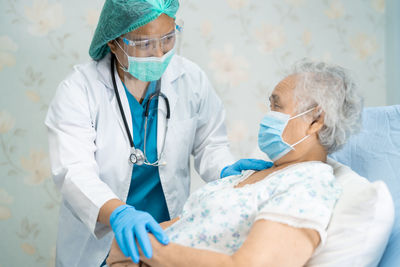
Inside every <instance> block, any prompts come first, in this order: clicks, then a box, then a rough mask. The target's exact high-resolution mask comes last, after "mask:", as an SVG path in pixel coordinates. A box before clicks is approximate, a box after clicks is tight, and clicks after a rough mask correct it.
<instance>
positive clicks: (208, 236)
mask: <svg viewBox="0 0 400 267" xmlns="http://www.w3.org/2000/svg"><path fill="white" fill-rule="evenodd" d="M253 172H254V171H244V172H243V173H242V174H241V175H237V176H230V177H227V178H224V179H219V180H217V181H214V182H211V183H208V184H206V185H204V186H203V187H201V188H200V189H198V190H197V191H195V192H194V193H193V194H192V195H190V197H189V199H188V200H187V202H186V204H185V206H184V207H183V211H182V213H181V215H180V216H179V217H180V220H179V221H177V222H176V223H174V224H173V225H172V226H170V227H169V228H167V229H166V233H167V234H168V236H169V237H170V239H171V241H172V242H175V243H178V244H181V245H184V246H189V247H195V248H201V249H208V250H212V251H216V252H221V253H225V254H233V253H234V252H235V251H236V250H238V249H239V248H240V246H241V245H242V244H243V242H244V241H245V239H246V237H247V235H248V234H249V232H250V228H251V226H252V225H253V223H254V222H255V221H256V220H259V219H267V220H271V221H276V222H281V223H285V224H288V225H291V226H293V227H301V228H310V229H314V230H316V231H317V232H318V233H319V235H320V237H321V242H320V245H319V246H318V248H317V250H319V249H320V248H321V247H322V245H323V244H324V242H325V239H326V228H327V226H328V223H329V221H330V218H331V215H332V211H333V208H334V206H335V203H336V201H337V199H338V197H339V196H340V193H341V189H340V187H339V185H338V184H337V183H336V182H335V177H334V175H333V170H332V168H331V167H330V166H329V165H328V164H325V163H322V162H319V161H311V162H304V163H298V164H294V165H291V166H289V167H287V168H285V169H281V170H278V171H276V172H274V173H272V174H270V175H269V176H268V177H267V178H265V179H263V180H261V181H259V182H257V183H254V184H246V185H245V186H243V187H239V188H234V186H235V185H237V184H238V183H239V182H241V181H243V180H245V179H246V178H247V177H249V176H250V175H251V174H252V173H253ZM316 253H317V252H315V253H314V255H315V254H316Z"/></svg>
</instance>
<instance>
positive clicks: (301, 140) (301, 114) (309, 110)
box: [289, 107, 317, 150]
mask: <svg viewBox="0 0 400 267" xmlns="http://www.w3.org/2000/svg"><path fill="white" fill-rule="evenodd" d="M315 108H317V107H313V108H310V109H308V110H306V111H304V112H302V113H300V114H297V115H296V116H293V117H291V118H290V119H289V120H292V119H295V118H298V117H300V116H303V115H305V114H307V113H309V112H311V111H313V110H314V109H315ZM308 137H310V135H309V134H308V135H306V136H304V137H303V138H301V139H300V140H299V141H297V142H296V143H294V144H292V145H290V146H291V147H292V148H293V150H295V148H294V147H295V146H296V145H298V144H300V143H301V142H303V141H304V140H306V139H307V138H308Z"/></svg>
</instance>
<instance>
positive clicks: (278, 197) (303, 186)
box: [255, 176, 341, 249]
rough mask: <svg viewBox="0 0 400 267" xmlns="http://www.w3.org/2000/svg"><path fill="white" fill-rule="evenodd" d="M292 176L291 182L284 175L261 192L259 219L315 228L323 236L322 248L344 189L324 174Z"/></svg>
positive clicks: (296, 226)
mask: <svg viewBox="0 0 400 267" xmlns="http://www.w3.org/2000/svg"><path fill="white" fill-rule="evenodd" d="M292 179H293V180H294V181H290V182H287V181H285V179H283V180H282V181H281V182H280V183H279V184H278V185H277V187H267V188H266V190H265V192H264V193H262V194H260V195H259V196H258V214H257V215H256V218H255V220H260V219H265V220H269V221H274V222H279V223H283V224H287V225H289V226H292V227H295V228H308V229H313V230H315V231H317V232H318V233H319V235H320V238H321V242H320V244H319V246H318V248H317V249H319V248H320V247H322V246H323V244H324V243H325V240H326V232H327V226H328V224H329V221H330V218H331V215H332V212H333V208H334V206H335V204H336V201H337V199H338V197H339V195H340V192H341V190H340V188H338V187H337V186H336V185H335V184H334V183H332V181H329V180H324V177H320V178H317V179H316V178H315V177H313V176H308V177H296V178H292ZM328 179H330V178H329V177H328ZM331 179H334V178H331ZM286 180H288V179H286Z"/></svg>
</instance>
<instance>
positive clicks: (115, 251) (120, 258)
mask: <svg viewBox="0 0 400 267" xmlns="http://www.w3.org/2000/svg"><path fill="white" fill-rule="evenodd" d="M178 220H179V217H176V218H174V219H172V220H169V221H165V222H162V223H160V226H161V227H162V228H163V229H165V228H167V227H169V226H171V225H172V224H173V223H175V222H176V221H178ZM151 236H152V235H151ZM156 244H158V241H157V242H153V246H154V245H156ZM138 248H139V252H140V254H141V252H142V251H141V249H140V246H138ZM106 263H107V265H108V266H109V267H146V266H149V265H147V264H145V263H140V264H136V263H134V262H133V261H132V259H131V258H129V257H125V255H124V253H122V251H121V249H120V248H119V246H118V243H117V241H116V240H115V238H114V240H113V242H112V244H111V249H110V254H109V255H108V258H107V260H106Z"/></svg>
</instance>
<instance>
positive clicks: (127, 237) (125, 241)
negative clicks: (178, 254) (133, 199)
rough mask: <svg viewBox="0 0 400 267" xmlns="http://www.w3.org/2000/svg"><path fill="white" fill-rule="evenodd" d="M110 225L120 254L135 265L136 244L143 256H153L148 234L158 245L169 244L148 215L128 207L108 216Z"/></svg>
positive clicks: (120, 207)
mask: <svg viewBox="0 0 400 267" xmlns="http://www.w3.org/2000/svg"><path fill="white" fill-rule="evenodd" d="M110 224H111V228H112V229H113V231H114V234H115V239H116V240H117V243H118V246H119V248H120V249H121V251H122V253H123V254H124V255H125V256H126V257H131V259H132V261H133V262H135V263H138V262H139V250H138V247H137V244H139V246H140V248H141V250H142V251H143V254H144V256H146V257H147V258H151V257H152V255H153V250H152V246H151V243H150V239H149V234H148V232H150V233H152V234H153V235H154V236H155V238H156V239H157V240H158V241H159V242H160V243H162V244H164V245H166V244H168V243H169V239H168V236H167V235H166V234H165V233H164V231H163V229H162V228H161V226H160V225H159V224H158V223H157V222H156V221H155V220H154V218H153V217H152V216H151V215H150V214H149V213H147V212H143V211H139V210H136V209H135V208H134V207H132V206H129V205H122V206H119V207H118V208H116V209H115V210H114V211H113V212H112V214H111V216H110ZM136 241H137V242H136Z"/></svg>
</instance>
